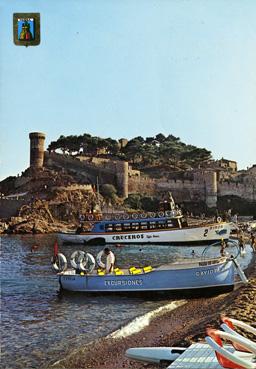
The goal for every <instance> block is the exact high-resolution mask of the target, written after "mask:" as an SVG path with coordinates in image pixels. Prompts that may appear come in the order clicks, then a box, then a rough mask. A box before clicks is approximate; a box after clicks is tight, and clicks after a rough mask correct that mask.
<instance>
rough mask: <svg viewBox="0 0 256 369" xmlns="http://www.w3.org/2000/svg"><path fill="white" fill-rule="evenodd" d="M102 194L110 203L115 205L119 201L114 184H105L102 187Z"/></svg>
mask: <svg viewBox="0 0 256 369" xmlns="http://www.w3.org/2000/svg"><path fill="white" fill-rule="evenodd" d="M100 194H101V195H102V196H103V197H104V198H105V199H106V201H107V202H108V203H111V204H115V203H116V200H117V190H116V188H115V186H113V185H112V184H108V183H106V184H103V185H102V186H101V187H100Z"/></svg>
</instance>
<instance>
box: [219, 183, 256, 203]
mask: <svg viewBox="0 0 256 369" xmlns="http://www.w3.org/2000/svg"><path fill="white" fill-rule="evenodd" d="M231 195H234V196H238V197H241V198H242V199H245V200H248V201H256V185H253V184H243V183H228V182H223V183H218V196H231Z"/></svg>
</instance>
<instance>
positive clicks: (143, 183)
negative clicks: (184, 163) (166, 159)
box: [48, 154, 256, 208]
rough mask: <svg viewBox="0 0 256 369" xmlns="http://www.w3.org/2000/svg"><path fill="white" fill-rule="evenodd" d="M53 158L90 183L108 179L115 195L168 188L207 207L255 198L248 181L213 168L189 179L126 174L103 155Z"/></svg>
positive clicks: (182, 198)
mask: <svg viewBox="0 0 256 369" xmlns="http://www.w3.org/2000/svg"><path fill="white" fill-rule="evenodd" d="M51 160H53V161H54V162H55V163H56V162H58V163H59V164H60V165H61V166H63V167H66V168H68V167H70V166H71V167H72V168H73V169H74V168H76V170H77V171H78V172H82V171H84V172H85V173H86V174H89V175H90V176H91V177H92V178H93V180H94V183H96V178H97V177H98V179H99V181H100V183H111V184H113V185H115V186H116V187H117V189H118V193H119V196H122V197H127V196H128V194H130V193H140V194H141V195H144V196H153V195H155V194H156V193H163V192H168V191H171V192H172V193H173V196H174V198H175V199H176V201H177V202H183V201H184V202H186V201H204V202H206V204H207V206H208V207H210V208H213V207H216V206H217V198H218V197H221V196H225V195H235V196H238V197H241V198H243V199H245V200H249V201H256V186H254V185H253V184H251V183H247V184H242V183H237V184H236V183H228V182H218V181H217V174H216V172H215V171H214V170H198V171H194V172H193V177H194V178H193V180H178V179H177V180H174V179H171V180H168V179H166V180H164V179H152V178H149V177H144V176H141V175H140V176H130V175H129V166H128V163H127V162H124V161H113V160H110V159H105V158H84V157H81V158H80V160H78V159H75V158H72V157H67V156H63V155H59V154H51V155H48V163H49V161H51Z"/></svg>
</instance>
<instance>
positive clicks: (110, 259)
mask: <svg viewBox="0 0 256 369" xmlns="http://www.w3.org/2000/svg"><path fill="white" fill-rule="evenodd" d="M104 254H105V255H106V273H112V272H113V270H114V265H115V255H114V253H113V252H112V251H111V250H110V249H109V248H108V247H105V249H104Z"/></svg>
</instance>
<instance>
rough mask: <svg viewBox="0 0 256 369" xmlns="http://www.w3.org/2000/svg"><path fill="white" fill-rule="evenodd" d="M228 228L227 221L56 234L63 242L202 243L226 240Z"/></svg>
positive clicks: (228, 232) (228, 233)
mask: <svg viewBox="0 0 256 369" xmlns="http://www.w3.org/2000/svg"><path fill="white" fill-rule="evenodd" d="M230 230H231V226H230V224H229V223H218V224H211V225H206V226H200V227H186V228H179V229H168V230H166V229H163V230H159V229H157V230H152V231H151V230H147V231H143V232H142V231H134V232H97V233H93V232H88V233H83V234H71V233H59V234H58V236H59V238H60V239H61V241H62V242H64V243H88V244H172V245H189V244H191V245H193V244H198V245H200V244H201V245H202V244H209V243H213V242H217V241H220V240H221V239H224V240H228V239H229V235H230Z"/></svg>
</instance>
